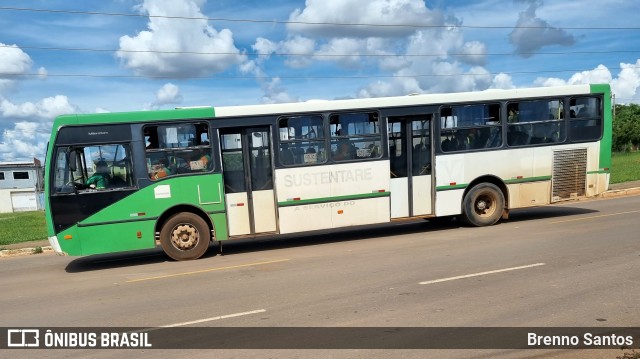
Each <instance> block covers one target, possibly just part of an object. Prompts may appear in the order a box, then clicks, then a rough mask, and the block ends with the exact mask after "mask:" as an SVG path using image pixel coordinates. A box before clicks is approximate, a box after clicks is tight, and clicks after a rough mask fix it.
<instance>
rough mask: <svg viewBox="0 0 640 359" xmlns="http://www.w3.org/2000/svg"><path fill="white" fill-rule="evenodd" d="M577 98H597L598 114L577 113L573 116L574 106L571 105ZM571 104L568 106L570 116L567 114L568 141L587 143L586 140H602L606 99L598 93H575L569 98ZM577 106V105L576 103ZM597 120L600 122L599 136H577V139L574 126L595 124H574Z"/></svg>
mask: <svg viewBox="0 0 640 359" xmlns="http://www.w3.org/2000/svg"><path fill="white" fill-rule="evenodd" d="M577 99H595V100H596V101H597V102H598V109H597V111H598V112H597V115H596V116H591V117H577V115H579V113H578V114H576V117H572V116H571V111H572V110H571V107H573V106H572V105H571V103H572V102H573V101H575V100H577ZM567 100H568V103H569V106H567V110H568V111H567V112H569V116H566V117H567V118H568V119H569V120H568V121H567V141H569V142H571V143H585V142H595V141H601V140H602V136H604V100H603V98H602V95H596V94H585V95H574V96H570V97H568V98H567ZM574 106H577V105H574ZM594 120H595V121H596V123H597V124H598V126H597V127H598V136H597V137H587V138H582V139H581V138H577V139H575V138H574V136H573V134H574V133H575V132H574V130H573V129H574V128H581V127H594V126H575V127H574V126H573V125H574V124H577V123H581V122H587V121H594Z"/></svg>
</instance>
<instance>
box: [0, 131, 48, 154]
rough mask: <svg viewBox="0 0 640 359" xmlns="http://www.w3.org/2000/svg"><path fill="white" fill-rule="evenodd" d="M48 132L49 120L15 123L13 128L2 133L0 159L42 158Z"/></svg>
mask: <svg viewBox="0 0 640 359" xmlns="http://www.w3.org/2000/svg"><path fill="white" fill-rule="evenodd" d="M50 133H51V123H50V122H48V123H43V122H30V121H21V122H17V123H15V124H14V126H13V128H11V129H5V130H4V131H3V133H2V140H1V141H0V159H1V160H2V161H4V162H8V161H31V160H32V159H33V158H34V157H35V158H38V159H40V160H43V159H44V156H45V151H46V147H47V141H48V140H49V134H50Z"/></svg>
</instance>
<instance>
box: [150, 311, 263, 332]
mask: <svg viewBox="0 0 640 359" xmlns="http://www.w3.org/2000/svg"><path fill="white" fill-rule="evenodd" d="M266 311H267V310H266V309H258V310H252V311H250V312H242V313H234V314H227V315H221V316H218V317H211V318H205V319H198V320H192V321H190V322H182V323H175V324H168V325H161V326H160V328H174V327H184V326H185V325H191V324H199V323H204V322H212V321H214V320H220V319H227V318H235V317H241V316H243V315H250V314H258V313H264V312H266Z"/></svg>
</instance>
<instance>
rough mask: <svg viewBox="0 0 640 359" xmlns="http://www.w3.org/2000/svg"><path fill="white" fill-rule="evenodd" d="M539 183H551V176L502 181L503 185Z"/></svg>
mask: <svg viewBox="0 0 640 359" xmlns="http://www.w3.org/2000/svg"><path fill="white" fill-rule="evenodd" d="M539 181H551V176H537V177H525V178H511V179H506V180H504V183H506V184H513V183H525V182H539Z"/></svg>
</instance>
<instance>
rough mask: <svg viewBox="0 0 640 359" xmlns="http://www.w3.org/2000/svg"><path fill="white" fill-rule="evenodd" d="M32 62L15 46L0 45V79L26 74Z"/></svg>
mask: <svg viewBox="0 0 640 359" xmlns="http://www.w3.org/2000/svg"><path fill="white" fill-rule="evenodd" d="M31 65H33V60H31V57H29V55H27V54H26V53H25V52H24V51H22V49H20V48H19V47H18V46H17V45H5V44H3V43H0V73H1V75H0V77H5V78H6V77H10V76H11V75H12V74H15V75H21V74H25V73H28V72H29V70H30V69H31Z"/></svg>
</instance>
